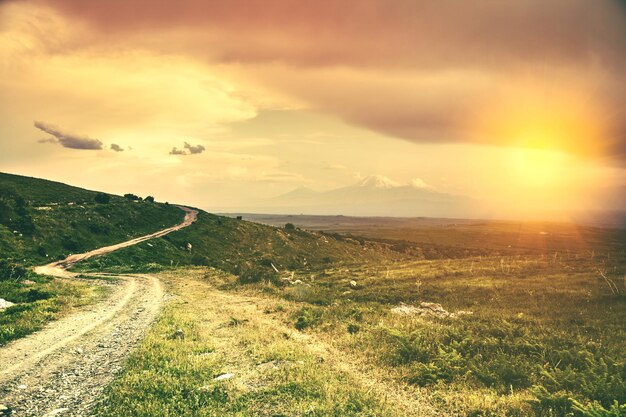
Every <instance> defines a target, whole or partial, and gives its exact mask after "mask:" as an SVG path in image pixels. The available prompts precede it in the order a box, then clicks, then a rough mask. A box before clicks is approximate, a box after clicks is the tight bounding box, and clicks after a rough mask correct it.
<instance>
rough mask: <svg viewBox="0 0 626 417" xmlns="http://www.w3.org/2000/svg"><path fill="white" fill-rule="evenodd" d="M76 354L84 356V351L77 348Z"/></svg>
mask: <svg viewBox="0 0 626 417" xmlns="http://www.w3.org/2000/svg"><path fill="white" fill-rule="evenodd" d="M74 352H76V354H78V355H82V354H83V352H84V351H83V349H82V348H76V349H74Z"/></svg>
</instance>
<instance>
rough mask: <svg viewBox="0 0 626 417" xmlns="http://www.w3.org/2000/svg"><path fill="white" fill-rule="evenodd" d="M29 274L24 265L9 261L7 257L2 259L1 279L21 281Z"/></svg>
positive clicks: (0, 261)
mask: <svg viewBox="0 0 626 417" xmlns="http://www.w3.org/2000/svg"><path fill="white" fill-rule="evenodd" d="M27 274H28V271H27V270H26V268H24V267H23V266H20V265H18V264H14V263H12V262H9V261H8V260H6V259H0V281H9V280H14V281H19V280H21V279H22V278H24V277H25V276H26V275H27Z"/></svg>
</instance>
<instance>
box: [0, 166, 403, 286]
mask: <svg viewBox="0 0 626 417" xmlns="http://www.w3.org/2000/svg"><path fill="white" fill-rule="evenodd" d="M98 194H100V193H98V192H95V191H89V190H84V189H81V188H77V187H72V186H68V185H65V184H61V183H57V182H52V181H46V180H41V179H35V178H28V177H22V176H17V175H10V174H0V208H4V210H3V213H4V215H2V216H0V258H4V259H10V260H13V261H14V262H17V263H20V264H23V265H34V264H43V263H46V262H50V260H56V259H60V258H62V257H65V256H67V255H69V254H71V253H77V252H85V251H89V250H92V249H95V248H98V247H102V246H107V245H111V244H115V243H119V242H122V241H126V240H129V239H132V238H134V237H137V236H140V235H144V234H148V233H152V232H154V231H157V230H160V229H162V228H165V227H168V226H172V225H173V224H176V223H179V222H180V221H182V218H183V214H184V213H183V212H182V211H181V210H180V209H179V208H177V207H175V206H173V205H169V204H167V203H165V204H162V203H151V202H147V201H133V200H130V199H128V198H125V197H120V196H115V195H108V197H109V199H110V201H109V202H108V203H104V204H103V203H96V202H95V198H96V196H97V195H98ZM398 256H399V255H398V254H397V253H396V252H393V251H392V250H390V249H389V246H388V245H383V244H379V243H374V242H366V241H360V242H359V241H356V240H352V239H342V240H338V239H337V238H335V237H332V236H328V235H325V234H323V233H318V232H308V231H304V230H296V229H294V230H285V229H283V228H278V227H271V226H266V225H261V224H257V223H252V222H248V221H245V220H237V219H232V218H228V217H222V216H217V215H213V214H209V213H206V212H203V211H200V213H199V216H198V221H197V222H196V223H195V224H193V225H192V226H191V227H188V228H186V229H184V230H180V231H177V232H175V233H172V234H171V235H168V236H164V237H162V238H159V239H154V240H151V241H147V242H143V243H141V244H139V245H137V246H133V247H129V248H125V249H122V250H120V251H117V252H114V253H111V254H109V255H106V256H102V257H99V258H95V259H93V260H90V261H89V262H85V263H84V264H81V265H79V267H80V268H82V269H104V270H106V269H110V268H111V267H118V268H117V269H125V270H138V269H139V270H142V269H144V270H145V269H146V265H147V264H159V265H162V266H176V265H205V266H213V267H216V268H219V269H224V270H226V271H228V272H232V273H235V274H238V275H239V274H243V275H245V274H260V275H267V274H268V273H269V274H271V273H273V272H272V271H274V267H275V268H276V269H279V270H284V269H289V270H293V269H302V268H305V269H309V268H313V269H315V268H321V267H324V266H327V265H329V264H331V263H342V264H346V263H353V262H363V261H367V260H371V261H375V262H383V261H385V260H387V259H396V258H397V257H398ZM272 265H274V267H272Z"/></svg>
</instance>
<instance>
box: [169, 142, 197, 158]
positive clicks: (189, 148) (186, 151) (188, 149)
mask: <svg viewBox="0 0 626 417" xmlns="http://www.w3.org/2000/svg"><path fill="white" fill-rule="evenodd" d="M205 150H206V149H205V147H204V146H202V145H190V144H189V143H188V142H184V145H183V149H178V148H177V147H176V146H174V147H173V148H172V150H171V151H170V155H195V154H199V153H202V152H204V151H205Z"/></svg>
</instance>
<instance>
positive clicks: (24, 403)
mask: <svg viewBox="0 0 626 417" xmlns="http://www.w3.org/2000/svg"><path fill="white" fill-rule="evenodd" d="M180 208H181V209H182V210H185V211H186V212H187V213H186V215H185V219H184V221H183V222H182V223H180V224H179V225H177V226H174V227H170V228H167V229H164V230H161V231H159V232H156V233H153V234H150V235H147V236H142V237H139V238H136V239H133V240H129V241H127V242H123V243H120V244H117V245H112V246H108V247H104V248H100V249H96V250H93V251H91V252H87V253H83V254H75V255H72V256H70V257H68V258H66V259H64V260H62V261H59V262H54V263H52V264H49V265H45V266H42V267H38V268H36V269H35V270H36V272H38V273H42V274H46V275H52V276H57V277H63V278H68V277H72V276H74V274H73V273H71V272H69V271H67V270H66V268H68V267H70V266H71V265H73V264H75V263H76V262H79V261H81V260H83V259H87V258H90V257H93V256H97V255H102V254H105V253H109V252H113V251H115V250H117V249H120V248H124V247H127V246H131V245H134V244H137V243H139V242H143V241H145V240H148V239H153V238H155V237H160V236H163V235H165V234H168V233H171V232H173V231H176V230H179V229H182V228H183V227H187V226H189V225H190V224H192V223H193V222H194V221H195V220H196V218H197V215H198V212H197V211H196V210H191V209H189V208H187V207H182V206H181V207H180ZM102 275H103V277H102V279H95V281H94V282H96V283H98V284H100V285H106V286H108V287H110V288H111V296H110V297H108V298H107V299H106V300H104V301H102V302H100V303H98V304H96V305H93V306H90V307H89V308H88V309H85V310H83V311H80V312H78V313H76V314H73V315H71V316H67V317H65V318H63V319H61V320H58V321H56V322H53V323H51V324H50V325H48V326H47V327H46V328H45V329H43V330H42V331H40V332H37V333H34V334H31V335H29V336H27V337H25V338H23V339H19V340H16V341H15V342H13V343H10V344H9V345H7V346H5V347H3V348H0V406H4V407H7V408H9V409H10V410H12V414H7V413H6V412H5V414H3V411H2V407H0V415H12V416H53V415H62V416H85V415H89V410H90V408H91V406H92V405H93V403H94V401H95V399H96V398H97V397H98V395H99V394H100V393H101V392H102V389H103V388H104V387H105V386H106V385H107V384H108V383H109V382H110V381H111V380H112V379H113V377H114V376H115V374H116V373H117V372H118V371H119V370H120V369H121V368H122V363H123V360H124V358H125V357H126V356H127V355H128V353H129V352H130V351H131V350H132V348H133V347H134V346H135V345H136V344H137V342H138V341H139V340H141V338H142V336H143V334H144V332H145V331H146V330H147V329H148V327H149V326H150V324H151V323H152V322H153V320H154V319H155V318H156V317H157V315H158V312H159V309H160V307H161V304H162V301H163V297H164V293H163V289H162V287H161V284H160V282H159V280H158V279H156V278H155V277H153V276H150V275H106V274H102ZM104 275H106V276H104Z"/></svg>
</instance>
